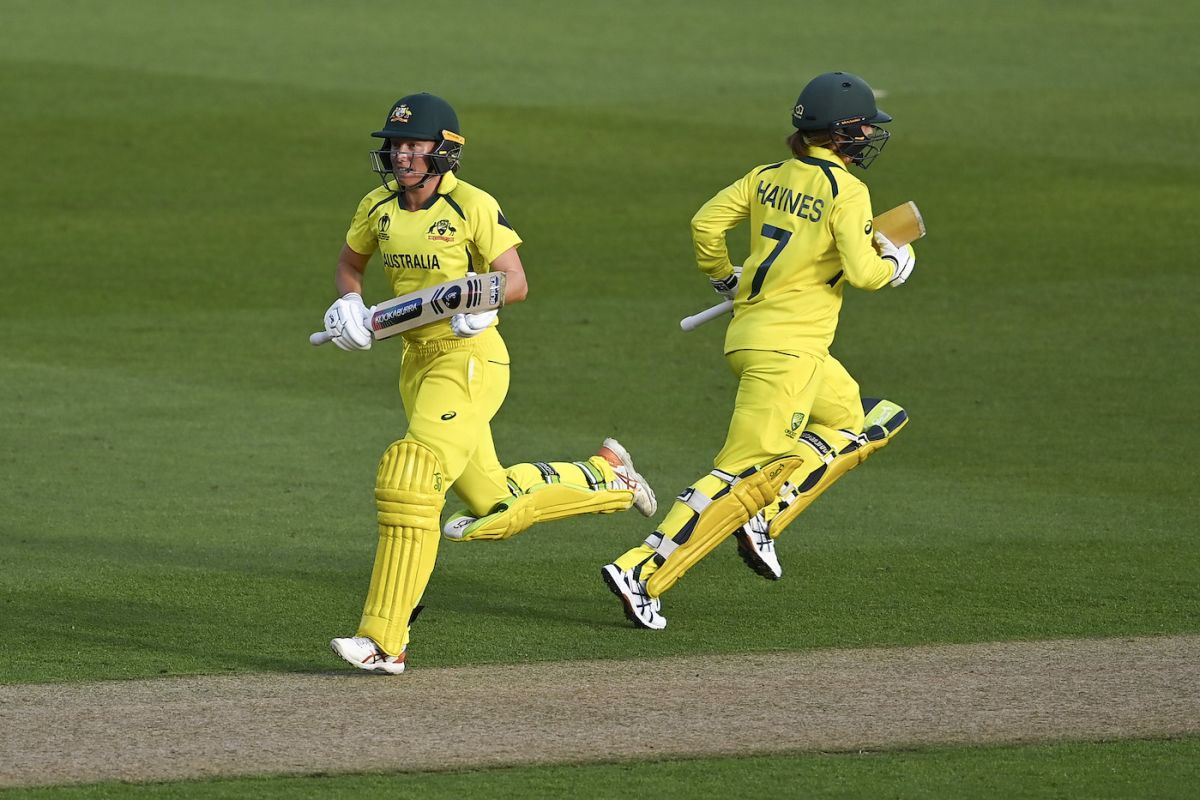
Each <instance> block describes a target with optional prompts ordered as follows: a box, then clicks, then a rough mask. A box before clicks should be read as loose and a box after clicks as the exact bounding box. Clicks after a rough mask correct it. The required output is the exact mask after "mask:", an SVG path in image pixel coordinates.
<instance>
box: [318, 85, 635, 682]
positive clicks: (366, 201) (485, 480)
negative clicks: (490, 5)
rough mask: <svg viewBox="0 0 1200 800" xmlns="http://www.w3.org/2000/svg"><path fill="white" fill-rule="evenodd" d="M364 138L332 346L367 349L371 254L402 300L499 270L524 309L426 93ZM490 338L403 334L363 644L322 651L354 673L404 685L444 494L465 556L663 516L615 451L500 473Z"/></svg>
mask: <svg viewBox="0 0 1200 800" xmlns="http://www.w3.org/2000/svg"><path fill="white" fill-rule="evenodd" d="M371 135H372V136H375V137H378V138H380V139H383V140H385V141H384V145H383V146H382V147H381V148H380V149H379V150H375V151H372V153H371V158H372V166H373V169H374V170H375V172H376V173H377V174H378V175H379V176H380V178H381V180H382V182H383V185H382V186H381V187H380V188H378V189H375V190H374V191H372V192H371V193H369V194H368V195H367V196H366V197H364V198H363V199H362V202H361V203H359V206H358V210H357V211H356V212H355V214H354V218H353V221H352V222H351V223H350V230H349V232H348V233H347V234H346V243H345V245H344V246H343V247H342V252H341V255H340V256H339V258H338V263H337V270H336V275H335V280H336V284H337V291H338V294H339V298H338V299H337V300H336V301H335V302H334V303H333V305H332V306H330V307H329V310H328V312H326V314H325V330H326V331H327V332H328V334H329V335H330V336H331V337H332V341H333V343H334V344H335V345H337V346H338V347H339V348H341V349H342V350H347V351H355V350H368V349H370V347H371V344H372V341H373V339H372V335H371V329H370V322H369V321H370V310H369V309H368V308H367V307H366V305H365V304H364V303H363V299H362V295H361V292H362V283H363V274H364V272H365V270H366V267H367V262H368V261H370V259H371V256H372V254H374V253H375V252H376V251H377V250H378V251H379V252H380V254H381V256H382V261H383V268H384V270H385V272H386V274H387V277H388V279H389V281H390V283H391V287H392V290H393V292H394V293H395V294H396V295H401V294H406V293H408V292H412V291H415V290H418V289H422V288H426V287H429V286H433V285H436V284H440V283H444V282H446V281H448V280H454V279H457V278H462V277H465V276H466V275H467V274H468V273H469V272H476V273H479V272H486V271H489V270H499V271H502V272H503V273H504V274H505V301H506V302H507V303H515V302H519V301H521V300H524V299H525V295H526V291H527V283H526V278H525V271H524V268H523V267H522V265H521V259H520V257H519V256H518V255H517V245H519V244H520V243H521V239H520V237H518V236H517V234H516V231H514V230H513V228H512V226H511V225H509V223H508V220H506V219H505V218H504V214H503V213H502V212H501V211H500V206H499V205H498V204H497V202H496V200H495V199H494V198H493V197H492V196H491V195H489V194H488V193H487V192H484V191H483V190H481V189H478V188H476V187H474V186H472V185H470V184H468V183H466V182H464V181H461V180H459V179H458V177H457V175H456V172H457V171H458V167H459V159H460V157H461V154H462V149H463V145H464V144H465V142H466V140H465V139H464V138H463V135H462V130H461V129H460V127H459V123H458V116H457V115H456V114H455V112H454V109H453V108H451V106H450V104H449V103H447V102H446V101H445V100H443V99H442V98H440V97H437V96H435V95H432V94H427V93H421V94H412V95H408V96H407V97H402V98H401V99H400V100H398V101H396V103H395V104H394V105H393V106H391V110H390V111H389V113H388V118H387V122H386V124H385V125H384V127H383V129H382V130H379V131H375V132H374V133H372V134H371ZM497 324H498V320H497V313H496V311H495V310H492V311H486V312H483V313H477V314H457V315H454V316H453V317H451V318H450V319H449V320H442V321H441V322H436V323H433V324H430V325H426V326H423V327H419V328H414V329H412V330H410V331H406V332H405V333H404V334H403V336H404V347H403V351H402V361H401V366H400V396H401V399H402V400H403V403H404V411H405V414H406V415H407V417H408V431H407V433H406V434H405V435H404V437H403V438H402V439H400V440H398V441H396V442H393V443H392V444H391V445H390V446H389V447H388V448H387V450H386V451H385V452H384V454H383V457H382V459H381V460H380V463H379V471H378V474H377V477H376V483H375V501H376V506H377V509H378V520H379V545H378V549H377V550H376V553H375V566H374V569H373V570H372V572H371V582H370V586H369V588H368V590H367V599H366V603H365V606H364V609H363V614H362V619H361V621H360V622H359V626H358V632H357V635H356V636H353V637H347V638H339V639H334V640H333V641H332V642H330V646H331V647H332V648H333V651H334V652H335V653H337V655H339V656H341V657H342V658H343V659H345V660H346V661H348V662H350V663H351V664H353V665H354V666H356V667H358V668H360V669H364V670H368V671H371V672H379V673H387V674H393V675H394V674H399V673H401V672H403V671H404V665H405V655H406V648H407V646H408V640H409V622H410V620H411V617H412V614H413V611H414V609H415V608H416V606H417V603H418V602H419V601H420V598H421V595H422V593H424V591H425V587H426V584H427V583H428V582H429V577H430V575H431V574H432V572H433V565H434V559H435V557H436V555H437V548H438V539H439V530H438V527H439V524H440V517H441V511H442V506H443V504H444V503H445V494H446V490H447V489H448V488H451V487H453V489H454V491H455V493H456V494H458V496H459V497H460V498H461V499H462V500H463V502H464V503H465V504H466V506H467V508H466V510H465V511H464V512H461V513H458V514H456V515H454V516H453V517H451V518H450V520H449V521H448V523H447V525H446V529H445V535H446V536H447V537H448V538H451V539H455V540H458V541H471V540H476V539H505V538H508V537H509V536H513V535H515V534H517V533H519V532H521V531H522V530H524V529H525V528H527V527H529V526H530V525H532V524H533V523H535V522H539V521H542V520H553V519H561V518H564V517H570V516H575V515H578V514H586V513H591V512H601V513H608V512H613V511H622V510H625V509H628V508H629V507H630V506H635V507H636V508H637V509H638V510H639V511H640V512H641V513H643V514H645V515H646V516H652V515H653V514H654V513H655V510H656V508H657V504H656V502H655V498H654V494H653V492H652V491H651V490H650V487H649V486H648V485H647V484H646V482H645V480H643V479H642V476H641V475H639V474H638V473H637V471H636V470H635V469H634V466H633V462H632V460H631V459H630V457H629V453H628V452H626V451H625V449H624V448H623V447H622V446H621V445H620V443H618V442H616V441H615V440H613V439H606V440H605V441H604V443H603V445H602V446H601V447H600V450H599V453H598V454H597V455H594V456H592V457H590V458H587V459H585V460H582V461H572V462H538V463H535V464H517V465H516V466H514V467H511V468H509V469H507V470H506V469H505V468H504V467H502V466H501V465H500V462H499V460H498V459H497V457H496V449H495V446H494V445H493V443H492V434H491V427H490V425H491V420H492V417H493V416H495V414H496V412H497V411H498V410H499V409H500V405H501V403H502V402H503V401H504V397H505V395H506V394H507V392H508V381H509V356H508V351H507V349H506V348H505V345H504V340H503V339H501V338H500V333H499V331H498V330H497V328H496V326H497Z"/></svg>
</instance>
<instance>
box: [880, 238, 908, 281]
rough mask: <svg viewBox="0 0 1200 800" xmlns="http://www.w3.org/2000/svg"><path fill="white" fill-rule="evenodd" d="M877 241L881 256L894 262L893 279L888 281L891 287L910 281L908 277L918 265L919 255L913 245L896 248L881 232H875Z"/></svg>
mask: <svg viewBox="0 0 1200 800" xmlns="http://www.w3.org/2000/svg"><path fill="white" fill-rule="evenodd" d="M875 241H876V242H877V243H878V244H879V251H880V256H881V257H883V258H885V259H887V260H888V261H890V262H892V279H891V280H890V281H888V283H889V285H891V286H899V285H900V284H902V283H904V282H905V281H906V280H908V276H909V275H911V274H912V271H913V267H914V266H915V265H916V263H917V254H916V253H915V252H914V251H913V248H912V245H911V244H906V245H904V246H903V247H896V245H894V244H892V240H891V239H889V238H887V237H886V236H884V235H883V234H882V233H880V232H879V231H875Z"/></svg>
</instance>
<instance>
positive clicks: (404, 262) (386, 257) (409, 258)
mask: <svg viewBox="0 0 1200 800" xmlns="http://www.w3.org/2000/svg"><path fill="white" fill-rule="evenodd" d="M383 265H384V266H385V267H391V268H392V269H441V268H442V265H441V264H439V263H438V257H437V255H436V254H435V255H426V254H423V253H383Z"/></svg>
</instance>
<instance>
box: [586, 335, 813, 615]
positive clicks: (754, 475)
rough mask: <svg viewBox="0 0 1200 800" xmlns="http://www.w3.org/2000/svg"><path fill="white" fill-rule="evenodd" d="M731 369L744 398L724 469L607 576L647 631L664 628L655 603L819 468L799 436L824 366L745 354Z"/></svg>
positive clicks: (722, 457) (680, 501) (733, 358)
mask: <svg viewBox="0 0 1200 800" xmlns="http://www.w3.org/2000/svg"><path fill="white" fill-rule="evenodd" d="M729 362H730V366H731V367H732V368H733V370H734V373H735V374H736V375H737V376H738V394H737V399H736V401H735V404H734V413H733V418H732V420H731V422H730V426H729V433H728V435H727V437H726V442H725V446H724V447H723V448H722V450H721V452H720V453H719V454H718V455H717V457H716V459H714V463H715V465H716V467H717V468H716V469H714V470H713V471H712V472H711V473H709V474H708V475H705V476H704V477H702V478H700V479H699V480H698V481H696V482H695V483H694V484H692V485H691V486H689V487H688V488H687V489H685V490H684V491H683V492H682V493H681V494H680V495H679V497H678V498H677V499H676V501H675V504H674V505H673V506H672V507H671V510H670V511H669V512H668V513H667V516H666V518H665V519H664V520H663V522H662V524H661V525H659V527H658V530H656V531H655V532H654V533H652V534H651V535H650V537H648V538H647V540H646V542H645V543H644V544H643V545H640V546H638V547H635V548H633V549H632V550H629V551H627V552H626V553H624V554H623V555H621V556H620V557H618V558H617V560H616V561H614V562H612V563H611V564H608V565H606V566H605V567H604V568H603V569H602V576H603V577H604V580H605V582H606V583H607V584H608V586H609V588H610V589H611V590H612V591H613V592H614V593H615V594H617V595H618V596H619V597H621V599H622V601H623V603H624V605H625V610H626V615H627V616H629V618H630V619H631V620H632V621H633V622H634V623H635V624H638V625H640V626H642V627H648V628H657V627H663V626H664V625H665V620H662V619H661V614H660V613H658V612H659V610H660V609H659V608H658V607H657V606H656V605H653V603H652V601H655V600H657V598H659V597H660V595H662V593H663V592H665V591H667V590H668V589H670V588H671V586H673V585H674V584H675V582H676V581H678V580H679V578H681V577H682V576H683V574H684V573H685V572H686V571H687V570H688V569H690V568H691V567H692V566H693V565H694V564H696V563H697V562H698V561H699V560H700V559H702V558H703V557H704V556H705V555H707V554H708V553H709V552H711V551H712V549H713V548H715V547H716V545H717V544H718V543H719V542H720V541H721V540H722V539H724V538H725V537H727V536H728V535H729V534H730V533H731V532H733V531H734V530H737V529H738V528H739V527H741V526H742V525H743V524H745V523H746V522H747V520H749V519H750V518H751V517H753V516H754V515H755V514H756V513H757V512H758V511H759V510H761V509H762V508H763V507H764V506H766V505H767V504H768V503H770V502H771V501H772V500H774V498H775V497H776V496H777V494H778V491H779V489H780V487H781V486H782V485H783V483H784V482H785V481H786V479H787V478H788V476H789V475H790V474H791V473H792V471H793V470H796V469H804V468H805V466H806V465H807V466H815V464H809V463H808V462H813V461H814V457H813V456H811V455H809V454H805V453H803V452H799V451H797V450H796V448H795V443H794V437H795V436H796V431H797V430H799V428H800V427H801V426H802V424H803V420H805V419H806V418H807V416H808V414H809V411H810V407H811V404H812V400H813V397H814V396H815V394H816V392H817V389H818V387H819V373H818V368H819V366H820V362H821V359H820V358H818V357H815V356H790V355H785V354H782V353H771V352H763V351H738V352H735V353H731V354H730V355H729ZM789 433H790V434H791V435H790V436H789Z"/></svg>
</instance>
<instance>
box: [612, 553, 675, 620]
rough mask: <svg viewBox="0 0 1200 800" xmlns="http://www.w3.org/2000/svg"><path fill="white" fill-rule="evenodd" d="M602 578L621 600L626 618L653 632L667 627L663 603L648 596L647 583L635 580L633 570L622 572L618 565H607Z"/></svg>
mask: <svg viewBox="0 0 1200 800" xmlns="http://www.w3.org/2000/svg"><path fill="white" fill-rule="evenodd" d="M600 577H602V578H604V582H605V583H606V584H608V588H609V590H610V591H611V592H612V593H613V594H615V595H616V596H617V597H619V598H621V603H622V604H624V606H625V616H626V617H628V618H629V621H630V622H632V623H633V624H634V625H637V626H638V627H639V628H648V629H650V630H653V631H660V630H662V629H663V628H665V627H667V618H666V617H664V616H663V615H662V614H661V613H659V612H660V611H661V610H662V601H661V600H659V599H658V598H657V597H651V596H650V595H648V594H646V582H645V581H639V580H635V579H634V577H633V570H631V569H627V570H625V571H624V572H622V571H621V570H620V568H618V567H617V565H616V564H605V565H604V566H603V567H602V568H601V570H600Z"/></svg>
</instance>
